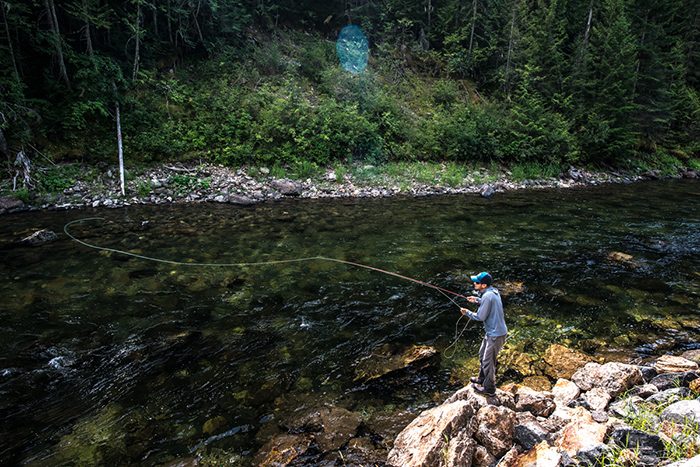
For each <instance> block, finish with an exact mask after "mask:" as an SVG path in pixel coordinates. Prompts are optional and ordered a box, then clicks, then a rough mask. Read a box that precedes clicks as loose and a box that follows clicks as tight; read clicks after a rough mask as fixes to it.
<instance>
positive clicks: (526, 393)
mask: <svg viewBox="0 0 700 467" xmlns="http://www.w3.org/2000/svg"><path fill="white" fill-rule="evenodd" d="M515 401H516V402H515V410H516V411H518V412H530V413H532V414H533V415H535V416H536V417H549V416H550V415H551V414H552V412H554V409H555V405H554V395H553V394H552V393H551V392H540V391H535V390H532V389H530V388H529V387H527V386H521V387H520V388H519V389H518V393H517V395H516V397H515Z"/></svg>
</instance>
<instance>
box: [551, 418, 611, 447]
mask: <svg viewBox="0 0 700 467" xmlns="http://www.w3.org/2000/svg"><path fill="white" fill-rule="evenodd" d="M589 417H590V415H589ZM607 431H608V429H607V426H606V425H603V424H601V423H597V422H595V421H593V419H592V417H591V419H590V421H585V420H573V421H571V422H570V423H569V424H568V425H566V426H565V427H564V428H563V429H562V431H561V433H560V434H559V438H558V439H557V441H556V443H555V446H556V447H558V448H559V449H561V450H562V451H566V452H567V453H568V454H569V455H570V456H574V455H576V452H577V451H579V450H580V449H585V448H587V447H589V446H592V445H594V444H598V443H602V442H603V441H605V435H606V433H607Z"/></svg>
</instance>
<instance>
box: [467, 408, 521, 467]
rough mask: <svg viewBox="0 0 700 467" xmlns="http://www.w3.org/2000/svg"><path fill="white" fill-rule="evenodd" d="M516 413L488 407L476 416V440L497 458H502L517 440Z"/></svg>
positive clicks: (506, 409)
mask: <svg viewBox="0 0 700 467" xmlns="http://www.w3.org/2000/svg"><path fill="white" fill-rule="evenodd" d="M515 421H516V417H515V412H513V411H512V410H510V409H509V408H506V407H496V406H493V405H487V406H486V407H483V408H481V409H480V410H479V412H478V413H477V414H476V426H477V428H476V433H475V434H474V438H475V439H476V440H477V441H478V442H479V443H481V444H482V445H483V446H484V447H485V448H486V449H487V450H488V451H489V453H491V454H493V455H494V456H495V457H496V458H500V457H502V456H503V455H504V454H505V453H506V452H508V450H509V449H510V448H511V447H512V445H513V440H514V439H515Z"/></svg>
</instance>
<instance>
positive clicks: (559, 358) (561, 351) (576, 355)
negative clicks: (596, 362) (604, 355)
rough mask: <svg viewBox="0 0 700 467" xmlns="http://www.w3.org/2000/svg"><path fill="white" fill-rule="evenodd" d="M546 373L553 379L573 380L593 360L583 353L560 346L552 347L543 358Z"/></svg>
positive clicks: (554, 345) (553, 345)
mask: <svg viewBox="0 0 700 467" xmlns="http://www.w3.org/2000/svg"><path fill="white" fill-rule="evenodd" d="M542 361H543V363H544V372H545V374H546V375H547V376H550V377H552V378H557V379H558V378H565V379H571V377H572V376H573V374H574V373H575V372H576V371H577V370H578V369H579V368H581V367H583V366H584V365H586V364H587V363H589V362H592V361H593V359H592V358H591V357H589V356H588V355H586V354H584V353H583V352H579V351H578V350H573V349H569V348H568V347H564V346H563V345H559V344H552V345H550V346H549V347H548V348H547V350H546V351H545V354H544V357H542Z"/></svg>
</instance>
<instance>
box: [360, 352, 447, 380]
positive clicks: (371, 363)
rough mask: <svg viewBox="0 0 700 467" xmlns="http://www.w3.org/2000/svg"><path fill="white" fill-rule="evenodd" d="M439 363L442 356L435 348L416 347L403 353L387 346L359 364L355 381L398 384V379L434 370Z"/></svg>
mask: <svg viewBox="0 0 700 467" xmlns="http://www.w3.org/2000/svg"><path fill="white" fill-rule="evenodd" d="M439 363H440V354H439V353H438V352H437V350H435V348H433V347H429V346H425V345H414V346H412V347H410V348H408V349H405V350H402V351H401V350H398V349H395V348H393V347H392V346H390V345H388V344H387V345H384V346H382V347H380V348H378V349H376V350H375V351H374V352H373V353H372V355H370V356H368V357H366V358H365V359H363V360H361V361H360V362H359V363H358V364H357V366H356V367H355V374H356V376H355V381H361V382H363V383H369V382H374V381H378V380H381V381H383V382H388V381H389V380H394V382H397V381H396V380H397V379H399V380H401V379H405V377H406V376H407V375H409V376H410V374H413V373H416V372H420V371H425V370H428V369H434V368H436V367H437V365H438V364H439ZM399 382H400V381H399Z"/></svg>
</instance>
